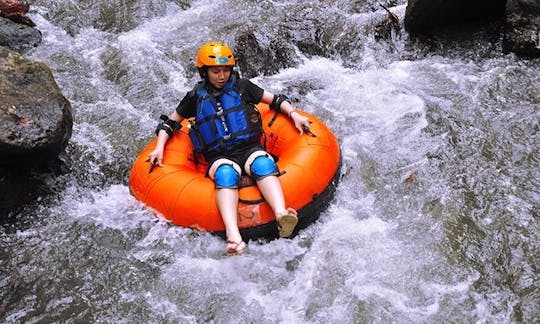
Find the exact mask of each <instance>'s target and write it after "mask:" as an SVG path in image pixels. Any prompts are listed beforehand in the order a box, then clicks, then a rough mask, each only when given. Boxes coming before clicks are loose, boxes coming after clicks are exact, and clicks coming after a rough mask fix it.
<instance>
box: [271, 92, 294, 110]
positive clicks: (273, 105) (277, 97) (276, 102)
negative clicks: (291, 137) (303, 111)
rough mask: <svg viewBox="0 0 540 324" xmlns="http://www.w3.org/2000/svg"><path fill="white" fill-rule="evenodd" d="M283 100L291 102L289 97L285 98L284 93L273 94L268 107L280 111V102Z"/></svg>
mask: <svg viewBox="0 0 540 324" xmlns="http://www.w3.org/2000/svg"><path fill="white" fill-rule="evenodd" d="M283 101H287V102H288V103H291V102H290V101H289V98H287V96H285V95H274V99H272V103H271V104H270V109H273V110H275V111H276V112H278V113H279V112H280V111H281V104H282V103H283Z"/></svg>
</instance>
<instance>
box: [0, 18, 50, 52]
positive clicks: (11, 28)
mask: <svg viewBox="0 0 540 324" xmlns="http://www.w3.org/2000/svg"><path fill="white" fill-rule="evenodd" d="M41 40H42V35H41V32H40V31H39V30H37V29H35V28H32V27H28V26H26V25H21V24H18V23H15V22H13V21H11V20H9V19H7V18H1V17H0V46H4V47H7V48H9V49H11V50H13V51H17V52H24V51H27V50H29V49H31V48H33V47H36V46H38V45H39V44H40V43H41Z"/></svg>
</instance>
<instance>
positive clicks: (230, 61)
mask: <svg viewBox="0 0 540 324" xmlns="http://www.w3.org/2000/svg"><path fill="white" fill-rule="evenodd" d="M235 64H236V62H235V60H234V56H233V52H232V51H231V49H230V48H229V47H227V45H225V44H223V43H221V42H210V43H206V44H204V45H203V46H202V47H201V48H200V49H199V52H197V67H198V68H199V69H200V68H202V67H203V66H234V65H235Z"/></svg>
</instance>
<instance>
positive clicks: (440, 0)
mask: <svg viewBox="0 0 540 324" xmlns="http://www.w3.org/2000/svg"><path fill="white" fill-rule="evenodd" d="M505 4H506V0H409V1H408V3H407V9H406V11H405V20H404V24H405V30H407V31H408V32H409V33H412V34H417V33H427V32H430V31H432V30H433V29H437V28H439V27H443V26H448V25H459V24H461V23H464V22H469V21H472V20H481V19H486V18H490V17H502V16H503V15H504V6H505Z"/></svg>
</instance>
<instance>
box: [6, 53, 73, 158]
mask: <svg viewBox="0 0 540 324" xmlns="http://www.w3.org/2000/svg"><path fill="white" fill-rule="evenodd" d="M72 126H73V117H72V114H71V104H70V103H69V101H68V100H67V99H66V98H65V97H64V96H63V95H62V94H61V92H60V90H59V88H58V86H57V84H56V82H55V80H54V78H53V75H52V72H51V71H50V69H49V68H48V67H47V66H46V65H45V64H43V63H39V62H33V61H28V60H26V59H25V58H23V57H22V56H21V55H19V54H18V53H16V52H13V51H10V50H8V49H6V48H3V47H0V156H1V157H2V159H1V160H0V166H2V165H19V166H20V165H21V164H25V165H35V164H39V163H46V162H47V161H50V160H52V159H55V158H56V157H57V156H58V154H59V153H60V152H62V151H63V150H64V148H65V147H66V145H67V143H68V140H69V138H70V137H71V131H72Z"/></svg>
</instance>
